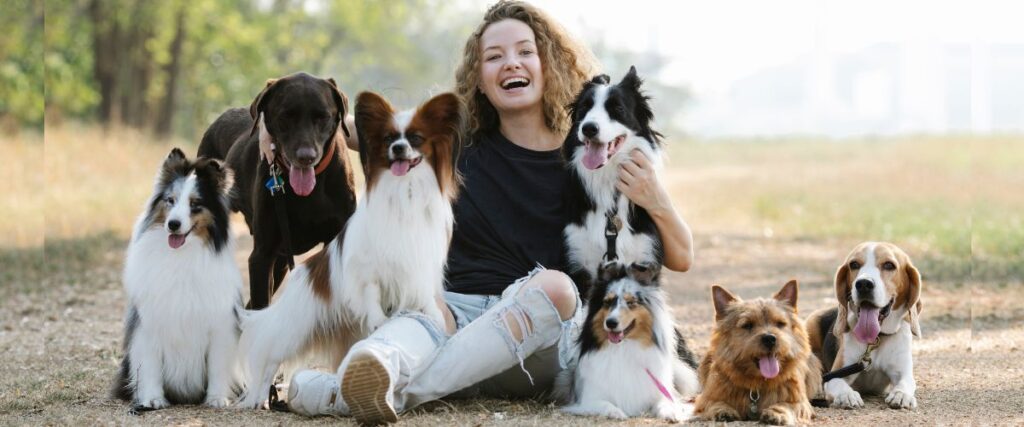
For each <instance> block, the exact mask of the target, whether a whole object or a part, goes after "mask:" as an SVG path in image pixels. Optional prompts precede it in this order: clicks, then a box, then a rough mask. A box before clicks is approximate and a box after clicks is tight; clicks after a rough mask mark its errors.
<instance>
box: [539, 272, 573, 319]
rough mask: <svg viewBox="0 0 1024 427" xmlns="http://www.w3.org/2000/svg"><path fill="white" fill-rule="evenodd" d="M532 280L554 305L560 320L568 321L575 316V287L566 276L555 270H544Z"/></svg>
mask: <svg viewBox="0 0 1024 427" xmlns="http://www.w3.org/2000/svg"><path fill="white" fill-rule="evenodd" d="M534 280H535V281H536V283H537V287H538V288H540V289H541V290H542V291H544V293H545V294H546V295H547V296H548V299H549V300H551V303H552V304H554V306H555V309H556V310H558V315H559V317H561V318H562V320H569V319H571V318H572V316H573V315H574V314H576V285H575V284H573V282H572V279H570V278H569V276H568V275H566V274H565V273H563V272H561V271H557V270H544V271H541V272H540V273H537V275H536V276H534Z"/></svg>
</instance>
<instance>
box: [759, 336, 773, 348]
mask: <svg viewBox="0 0 1024 427" xmlns="http://www.w3.org/2000/svg"><path fill="white" fill-rule="evenodd" d="M761 344H764V346H765V348H768V349H773V348H775V335H772V334H765V335H761Z"/></svg>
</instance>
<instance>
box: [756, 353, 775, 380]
mask: <svg viewBox="0 0 1024 427" xmlns="http://www.w3.org/2000/svg"><path fill="white" fill-rule="evenodd" d="M757 367H758V368H759V369H761V376H762V377H765V378H767V379H772V378H775V376H776V375H779V359H778V358H776V357H775V356H766V357H762V358H761V359H759V360H758V361H757Z"/></svg>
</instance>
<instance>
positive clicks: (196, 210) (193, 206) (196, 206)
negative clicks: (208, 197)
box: [188, 200, 203, 214]
mask: <svg viewBox="0 0 1024 427" xmlns="http://www.w3.org/2000/svg"><path fill="white" fill-rule="evenodd" d="M188 207H189V208H190V209H191V210H192V213H194V214H197V213H199V211H201V210H203V208H202V207H200V206H199V202H197V201H195V200H191V201H189V202H188Z"/></svg>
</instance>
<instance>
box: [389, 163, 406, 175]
mask: <svg viewBox="0 0 1024 427" xmlns="http://www.w3.org/2000/svg"><path fill="white" fill-rule="evenodd" d="M407 173H409V161H408V160H395V161H393V162H391V174H392V175H394V176H405V174H407Z"/></svg>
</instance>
